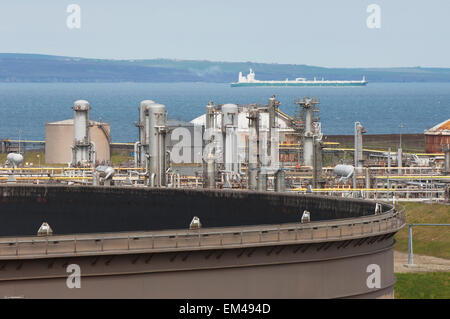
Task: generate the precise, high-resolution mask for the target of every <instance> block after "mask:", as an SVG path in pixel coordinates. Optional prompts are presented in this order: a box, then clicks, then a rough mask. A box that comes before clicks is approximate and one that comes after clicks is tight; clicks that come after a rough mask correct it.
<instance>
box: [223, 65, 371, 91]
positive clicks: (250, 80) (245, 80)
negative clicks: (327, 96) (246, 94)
mask: <svg viewBox="0 0 450 319" xmlns="http://www.w3.org/2000/svg"><path fill="white" fill-rule="evenodd" d="M365 85H367V81H366V77H365V76H363V78H362V80H360V81H329V80H324V79H323V78H322V79H321V80H317V79H316V78H314V80H307V79H306V78H296V79H295V80H289V79H286V80H284V81H260V80H255V73H254V72H253V70H252V69H250V73H249V74H248V75H247V76H243V75H242V72H239V79H238V82H233V83H231V87H239V86H365Z"/></svg>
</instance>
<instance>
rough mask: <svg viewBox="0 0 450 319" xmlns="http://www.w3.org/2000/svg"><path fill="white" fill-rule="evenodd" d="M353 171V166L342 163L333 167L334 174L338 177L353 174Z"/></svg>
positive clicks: (347, 176) (346, 176)
mask: <svg viewBox="0 0 450 319" xmlns="http://www.w3.org/2000/svg"><path fill="white" fill-rule="evenodd" d="M354 171H355V168H354V167H353V165H344V164H339V165H336V166H335V167H334V169H333V172H334V174H336V175H337V176H338V177H341V178H342V177H344V178H349V177H350V176H352V175H353V172H354Z"/></svg>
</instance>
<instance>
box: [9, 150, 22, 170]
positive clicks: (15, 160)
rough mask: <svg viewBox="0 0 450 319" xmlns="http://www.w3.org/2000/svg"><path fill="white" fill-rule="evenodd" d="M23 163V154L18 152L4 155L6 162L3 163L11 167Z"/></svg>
mask: <svg viewBox="0 0 450 319" xmlns="http://www.w3.org/2000/svg"><path fill="white" fill-rule="evenodd" d="M22 163H23V156H22V154H19V153H9V154H8V156H6V163H5V165H10V166H13V167H17V166H19V165H21V164H22Z"/></svg>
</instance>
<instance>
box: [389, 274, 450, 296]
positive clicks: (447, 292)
mask: <svg viewBox="0 0 450 319" xmlns="http://www.w3.org/2000/svg"><path fill="white" fill-rule="evenodd" d="M395 276H396V277H397V282H396V283H395V286H394V294H395V299H450V272H428V273H404V274H395Z"/></svg>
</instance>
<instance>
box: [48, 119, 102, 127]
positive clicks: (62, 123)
mask: <svg viewBox="0 0 450 319" xmlns="http://www.w3.org/2000/svg"><path fill="white" fill-rule="evenodd" d="M89 123H90V124H91V125H104V126H105V125H106V126H108V125H109V123H103V122H97V121H92V120H90V121H89ZM46 125H73V119H68V120H62V121H56V122H50V123H47V124H46Z"/></svg>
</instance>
